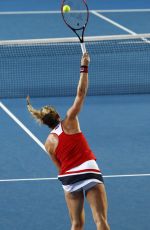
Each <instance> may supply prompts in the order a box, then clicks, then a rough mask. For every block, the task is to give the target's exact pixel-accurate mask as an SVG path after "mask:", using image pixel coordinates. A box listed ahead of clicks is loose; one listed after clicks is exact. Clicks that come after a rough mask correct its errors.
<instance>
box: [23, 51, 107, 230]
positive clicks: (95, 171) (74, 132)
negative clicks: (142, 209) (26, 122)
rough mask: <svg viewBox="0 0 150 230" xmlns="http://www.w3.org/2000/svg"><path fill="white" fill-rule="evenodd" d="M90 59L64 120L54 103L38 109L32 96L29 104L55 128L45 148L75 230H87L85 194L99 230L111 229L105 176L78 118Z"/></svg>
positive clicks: (83, 65) (86, 59) (85, 62)
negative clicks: (85, 225) (84, 228)
mask: <svg viewBox="0 0 150 230" xmlns="http://www.w3.org/2000/svg"><path fill="white" fill-rule="evenodd" d="M89 62H90V57H89V54H88V53H85V54H84V55H83V56H82V58H81V68H80V79H79V83H78V87H77V95H76V97H75V100H74V103H73V105H72V106H71V107H70V108H69V109H68V111H67V113H66V117H65V118H64V119H61V117H60V115H59V114H58V113H57V111H56V110H55V108H54V107H52V106H44V107H43V108H41V109H40V110H36V109H34V108H33V107H32V106H31V104H30V100H29V97H27V107H28V110H29V112H30V113H31V114H32V116H33V117H34V118H35V119H36V120H38V121H39V122H40V123H42V124H45V125H47V126H48V127H49V128H50V129H51V130H52V131H51V132H50V134H49V135H48V137H47V140H46V142H45V148H46V150H47V152H48V153H49V155H50V157H51V159H52V161H53V162H54V164H55V165H56V167H57V169H58V172H59V175H58V179H59V180H60V181H61V183H62V186H63V189H64V194H65V199H66V203H67V206H68V210H69V214H70V219H71V225H72V226H71V230H83V227H84V220H85V216H84V198H85V197H86V199H87V201H88V202H89V205H90V207H91V210H92V214H93V219H94V222H95V224H96V227H97V230H109V229H110V228H109V225H108V223H107V198H106V192H105V187H104V183H103V177H102V174H101V171H100V169H99V167H98V165H97V163H96V157H95V155H94V153H93V152H92V151H91V149H90V147H89V145H88V143H87V141H86V139H85V137H84V135H83V133H82V132H81V129H80V124H79V120H78V114H79V112H80V110H81V108H82V106H83V103H84V99H85V97H86V93H87V89H88V65H89ZM84 192H85V195H84Z"/></svg>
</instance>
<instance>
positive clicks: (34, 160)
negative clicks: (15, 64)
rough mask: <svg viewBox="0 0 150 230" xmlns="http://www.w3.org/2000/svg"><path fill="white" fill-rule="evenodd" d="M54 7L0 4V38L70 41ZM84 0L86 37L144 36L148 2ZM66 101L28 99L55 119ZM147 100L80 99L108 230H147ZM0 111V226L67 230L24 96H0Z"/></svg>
mask: <svg viewBox="0 0 150 230" xmlns="http://www.w3.org/2000/svg"><path fill="white" fill-rule="evenodd" d="M60 2H61V1H56V0H53V1H50V0H49V1H48V0H44V1H41V0H39V1H38V4H37V1H35V0H32V1H29V0H28V1H20V0H16V1H13V2H12V1H10V0H9V1H2V0H1V1H0V9H1V10H0V27H1V30H0V40H18V39H19V40H20V39H33V38H36V39H37V38H38V39H39V38H50V37H51V38H58V37H61V38H63V37H72V36H73V34H72V32H71V31H69V29H67V28H66V27H65V26H64V24H63V22H62V19H61V15H60V12H59V10H60ZM87 2H88V4H89V7H90V10H91V13H90V22H89V25H88V28H87V32H86V35H87V36H100V35H118V34H139V33H149V32H150V24H149V20H150V1H138V0H136V1H129V0H127V1H125V0H124V1H118V0H114V1H110V0H109V1H98V0H97V1H96V0H95V1H92V0H91V1H90V0H88V1H87ZM137 21H138V23H137ZM93 25H94V26H93ZM72 101H73V98H72V97H51V98H33V99H32V103H33V105H34V106H35V107H38V108H40V107H41V106H43V105H47V104H53V105H55V107H56V108H57V109H58V111H59V113H60V114H61V116H62V117H64V116H65V112H66V110H67V109H68V108H69V106H70V105H71V103H72ZM149 102H150V95H149V94H144V95H122V96H117V95H116V96H93V97H87V98H86V101H85V105H84V108H83V110H82V112H81V114H80V116H79V118H80V122H81V129H82V131H83V132H84V134H85V136H86V138H87V140H88V141H89V144H90V146H91V148H92V150H93V151H94V153H95V154H96V156H97V162H98V164H99V165H100V167H101V169H102V172H103V175H104V179H105V185H106V190H107V195H108V203H109V213H108V215H109V223H110V227H111V230H145V229H147V230H148V229H149V219H150V214H149V210H150V196H149V194H150V129H149V127H150V116H149V114H150V103H149ZM0 108H1V109H0V146H1V154H0V229H1V230H10V229H12V230H25V229H27V230H33V229H36V230H48V229H53V230H62V229H64V230H67V229H70V220H69V217H68V211H67V207H66V204H65V200H64V195H63V190H62V188H61V184H60V182H59V181H58V180H57V171H56V169H55V167H54V166H53V164H52V162H51V160H50V159H49V157H48V156H47V154H45V151H44V147H43V143H44V141H45V139H46V137H47V135H48V133H49V130H48V128H46V127H42V126H39V125H38V124H37V123H36V122H34V121H33V120H32V119H31V117H30V115H29V113H28V112H27V109H26V101H25V98H19V99H14V98H13V99H7V98H2V99H1V102H0ZM93 117H94V119H93ZM85 209H86V223H85V229H86V230H94V229H95V226H94V223H93V220H92V214H91V211H90V209H89V207H88V205H87V203H86V202H85Z"/></svg>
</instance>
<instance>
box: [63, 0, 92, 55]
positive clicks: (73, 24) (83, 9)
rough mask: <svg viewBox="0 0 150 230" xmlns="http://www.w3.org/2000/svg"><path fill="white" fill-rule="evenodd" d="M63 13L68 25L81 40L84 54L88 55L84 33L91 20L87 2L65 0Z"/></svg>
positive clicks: (83, 0) (82, 0)
mask: <svg viewBox="0 0 150 230" xmlns="http://www.w3.org/2000/svg"><path fill="white" fill-rule="evenodd" d="M61 13H62V17H63V20H64V22H65V23H66V25H67V26H68V27H69V28H70V29H71V30H72V31H73V32H74V33H75V34H76V35H77V37H78V38H79V40H80V44H81V49H82V53H83V54H84V53H86V48H85V43H84V32H85V28H86V26H87V23H88V19H89V10H88V6H87V4H86V1H85V0H63V1H62V6H61Z"/></svg>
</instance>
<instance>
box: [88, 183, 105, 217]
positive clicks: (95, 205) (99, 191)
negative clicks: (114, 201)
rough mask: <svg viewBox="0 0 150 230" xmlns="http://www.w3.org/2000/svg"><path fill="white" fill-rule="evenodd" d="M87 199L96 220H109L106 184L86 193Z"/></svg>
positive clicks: (98, 185)
mask: <svg viewBox="0 0 150 230" xmlns="http://www.w3.org/2000/svg"><path fill="white" fill-rule="evenodd" d="M86 198H87V200H88V202H89V204H90V207H91V209H92V213H93V217H94V218H95V219H98V218H99V219H101V218H104V219H107V196H106V191H105V186H104V184H97V185H96V186H94V187H92V188H91V189H89V190H88V191H86Z"/></svg>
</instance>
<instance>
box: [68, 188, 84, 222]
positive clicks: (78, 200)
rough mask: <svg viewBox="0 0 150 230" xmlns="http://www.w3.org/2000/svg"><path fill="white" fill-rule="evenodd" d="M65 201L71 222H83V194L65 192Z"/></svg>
mask: <svg viewBox="0 0 150 230" xmlns="http://www.w3.org/2000/svg"><path fill="white" fill-rule="evenodd" d="M65 199H66V203H67V206H68V210H69V214H70V217H71V220H72V221H73V220H79V221H83V222H84V193H83V191H80V192H72V193H69V192H65Z"/></svg>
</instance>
